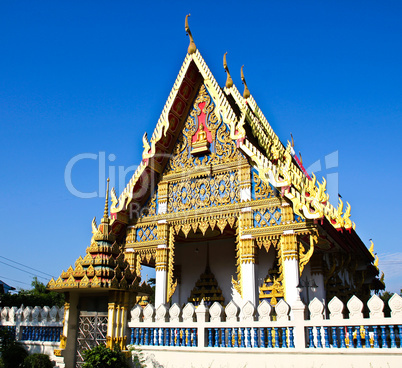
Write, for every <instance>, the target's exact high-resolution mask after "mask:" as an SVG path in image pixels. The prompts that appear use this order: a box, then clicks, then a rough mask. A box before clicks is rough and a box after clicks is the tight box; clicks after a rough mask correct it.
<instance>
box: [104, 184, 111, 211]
mask: <svg viewBox="0 0 402 368" xmlns="http://www.w3.org/2000/svg"><path fill="white" fill-rule="evenodd" d="M109 181H110V180H109V178H107V185H106V199H105V212H104V213H103V218H105V219H107V218H109Z"/></svg>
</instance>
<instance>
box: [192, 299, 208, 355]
mask: <svg viewBox="0 0 402 368" xmlns="http://www.w3.org/2000/svg"><path fill="white" fill-rule="evenodd" d="M195 313H196V315H197V328H198V339H197V346H198V347H199V348H204V347H205V322H208V319H209V313H208V307H207V306H206V305H205V304H204V299H203V300H202V301H201V303H200V305H199V306H198V307H197V309H196V310H195Z"/></svg>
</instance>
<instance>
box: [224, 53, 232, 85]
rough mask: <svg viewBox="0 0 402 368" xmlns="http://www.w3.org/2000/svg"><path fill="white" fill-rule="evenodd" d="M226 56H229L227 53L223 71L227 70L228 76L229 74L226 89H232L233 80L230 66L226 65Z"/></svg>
mask: <svg viewBox="0 0 402 368" xmlns="http://www.w3.org/2000/svg"><path fill="white" fill-rule="evenodd" d="M226 54H227V52H225V54H224V55H223V69H225V71H226V74H227V78H226V88H231V87H232V86H233V79H232V77H231V76H230V73H229V68H228V64H227V63H226Z"/></svg>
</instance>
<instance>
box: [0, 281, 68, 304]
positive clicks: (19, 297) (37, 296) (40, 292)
mask: <svg viewBox="0 0 402 368" xmlns="http://www.w3.org/2000/svg"><path fill="white" fill-rule="evenodd" d="M31 285H32V289H29V290H25V289H21V290H19V292H18V293H16V294H4V295H1V299H0V306H1V307H19V306H20V305H21V304H23V305H29V306H32V307H34V306H38V307H44V306H45V305H47V306H50V307H52V306H53V305H56V306H58V307H62V306H63V304H64V295H63V294H61V293H56V292H54V291H49V290H47V289H46V285H45V284H44V283H42V282H40V281H38V279H37V278H36V277H34V279H33V281H32V284H31Z"/></svg>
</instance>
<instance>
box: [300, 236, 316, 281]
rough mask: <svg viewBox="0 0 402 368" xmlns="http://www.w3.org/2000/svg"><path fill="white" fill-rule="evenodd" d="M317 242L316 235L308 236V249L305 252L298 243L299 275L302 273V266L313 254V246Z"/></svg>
mask: <svg viewBox="0 0 402 368" xmlns="http://www.w3.org/2000/svg"><path fill="white" fill-rule="evenodd" d="M317 242H318V236H317V235H316V234H311V235H310V248H309V250H308V251H306V252H305V249H304V246H303V244H302V242H300V243H299V275H301V274H302V273H303V270H304V266H305V265H306V264H307V263H308V262H309V261H310V258H311V256H312V255H313V253H314V246H315V244H317Z"/></svg>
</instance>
